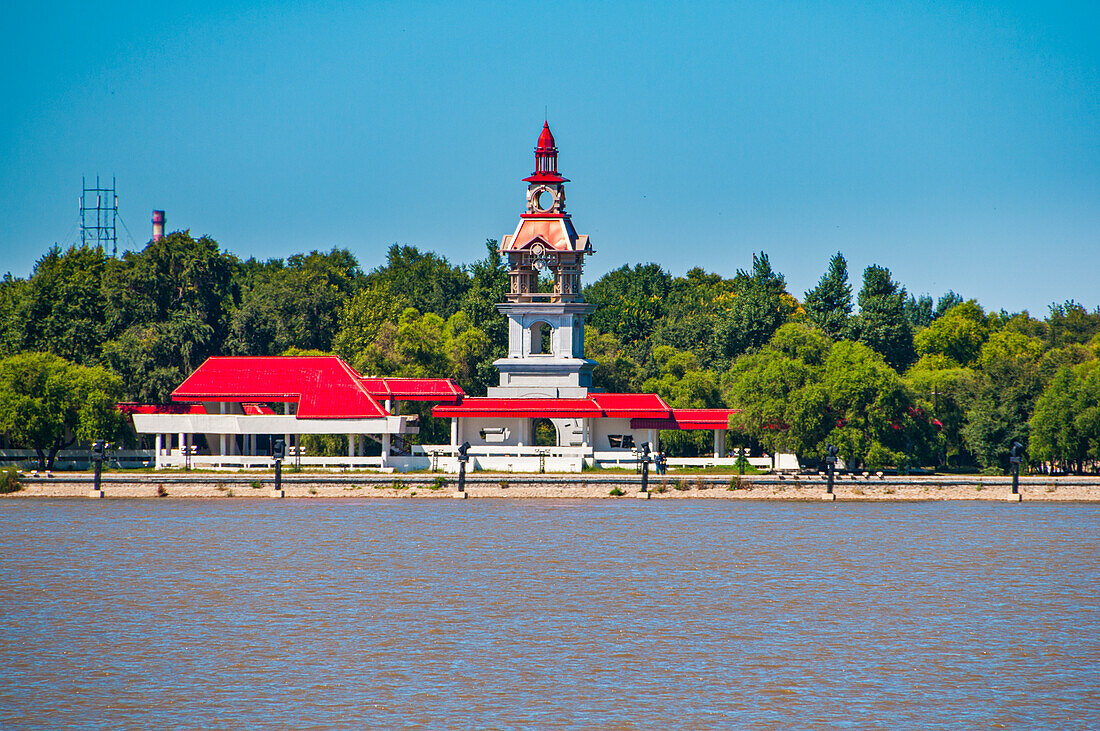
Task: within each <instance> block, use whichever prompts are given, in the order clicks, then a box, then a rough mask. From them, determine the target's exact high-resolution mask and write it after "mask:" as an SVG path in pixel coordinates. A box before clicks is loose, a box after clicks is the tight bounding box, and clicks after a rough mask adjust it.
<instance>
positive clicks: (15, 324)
mask: <svg viewBox="0 0 1100 731" xmlns="http://www.w3.org/2000/svg"><path fill="white" fill-rule="evenodd" d="M28 288H29V283H28V282H27V280H25V279H17V278H15V277H12V275H11V273H10V272H9V273H7V274H5V275H4V277H3V278H2V279H0V358H3V357H6V356H9V355H14V354H15V353H18V352H19V351H20V350H21V349H22V347H23V328H22V321H21V313H20V310H21V309H22V308H23V306H24V305H23V299H24V298H25V297H26V296H27V289H28Z"/></svg>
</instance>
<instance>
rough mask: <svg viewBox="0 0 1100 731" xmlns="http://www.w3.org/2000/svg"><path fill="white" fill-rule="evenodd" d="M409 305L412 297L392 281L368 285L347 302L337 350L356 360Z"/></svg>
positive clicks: (341, 355) (344, 356)
mask: <svg viewBox="0 0 1100 731" xmlns="http://www.w3.org/2000/svg"><path fill="white" fill-rule="evenodd" d="M408 307H409V302H408V300H406V299H405V297H404V295H403V294H401V293H400V292H395V291H394V290H393V286H392V284H390V283H389V282H386V281H375V282H371V283H370V284H367V285H366V286H365V287H363V288H362V289H361V290H359V291H358V292H356V293H355V295H354V296H353V297H351V298H349V299H348V300H347V301H346V302H345V303H344V307H343V309H342V310H341V312H340V329H339V330H338V331H337V333H336V337H335V338H334V341H333V350H334V351H335V352H336V354H337V355H339V356H340V357H341V358H343V359H344V360H346V361H349V362H355V360H356V359H357V358H359V356H360V355H361V354H362V353H363V352H365V351H366V350H367V348H369V347H370V346H371V344H373V343H374V341H375V338H377V337H378V333H379V332H380V331H381V330H382V327H383V326H384V325H385V324H386V323H391V324H395V323H396V322H397V320H398V317H399V316H400V315H401V313H402V312H404V311H405V310H406V309H407V308H408Z"/></svg>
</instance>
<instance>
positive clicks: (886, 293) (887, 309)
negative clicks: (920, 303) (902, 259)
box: [855, 265, 916, 370]
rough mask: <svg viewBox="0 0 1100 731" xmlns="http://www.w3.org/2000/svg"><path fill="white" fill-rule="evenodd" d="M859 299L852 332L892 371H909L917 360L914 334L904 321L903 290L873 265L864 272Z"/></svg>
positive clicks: (887, 274)
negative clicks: (891, 368) (878, 355)
mask: <svg viewBox="0 0 1100 731" xmlns="http://www.w3.org/2000/svg"><path fill="white" fill-rule="evenodd" d="M858 299H859V315H858V316H857V317H856V318H855V332H856V333H858V339H859V341H860V342H861V343H863V344H865V345H867V346H868V347H870V348H871V349H873V350H875V351H876V352H878V353H880V354H881V355H882V357H883V358H885V359H886V362H887V363H889V364H890V365H891V366H893V367H894V368H896V369H898V370H903V369H905V368H906V367H908V365H909V364H910V363H912V362H913V361H914V360H916V357H915V356H916V352H915V351H914V349H913V331H912V328H911V327H910V326H909V321H908V319H906V317H905V288H904V287H902V286H900V285H898V284H897V283H896V282H894V281H893V280H892V279H891V278H890V270H889V269H887V268H886V267H880V266H876V265H872V266H869V267H867V268H866V269H865V270H864V271H863V287H862V289H860V291H859V298H858Z"/></svg>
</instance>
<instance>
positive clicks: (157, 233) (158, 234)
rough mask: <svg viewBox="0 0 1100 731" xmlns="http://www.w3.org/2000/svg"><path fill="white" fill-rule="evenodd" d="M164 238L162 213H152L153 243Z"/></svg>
mask: <svg viewBox="0 0 1100 731" xmlns="http://www.w3.org/2000/svg"><path fill="white" fill-rule="evenodd" d="M163 238H164V211H153V241H160V240H161V239H163Z"/></svg>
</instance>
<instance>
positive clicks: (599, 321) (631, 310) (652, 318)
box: [584, 264, 672, 343]
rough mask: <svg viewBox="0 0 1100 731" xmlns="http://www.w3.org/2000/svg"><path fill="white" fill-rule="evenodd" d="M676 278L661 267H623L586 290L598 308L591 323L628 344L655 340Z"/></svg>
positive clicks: (590, 320)
mask: <svg viewBox="0 0 1100 731" xmlns="http://www.w3.org/2000/svg"><path fill="white" fill-rule="evenodd" d="M671 283H672V276H671V275H670V274H669V273H668V272H666V271H665V270H663V269H662V268H661V267H660V266H659V265H657V264H636V265H635V266H634V268H633V269H631V268H630V267H629V266H626V265H624V266H622V267H620V268H618V269H615V270H614V271H610V272H608V273H607V274H605V275H603V276H602V277H600V278H599V279H598V280H596V281H595V282H594V283H592V284H590V285H588V286H587V287H585V288H584V299H585V301H586V302H590V303H592V304H594V305H595V306H596V310H595V312H593V313H592V315H591V317H590V318H589V322H590V323H591V324H592V325H594V326H595V327H596V328H597V329H598V330H600V332H605V333H611V334H613V335H615V336H616V337H617V338H619V339H620V340H621V341H622V342H624V343H635V342H638V341H640V340H645V339H648V338H650V337H652V335H653V332H654V330H655V329H656V326H657V323H658V322H659V321H660V320H661V318H662V317H663V316H664V304H663V303H664V300H665V298H666V297H667V296H668V293H669V288H670V286H671Z"/></svg>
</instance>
